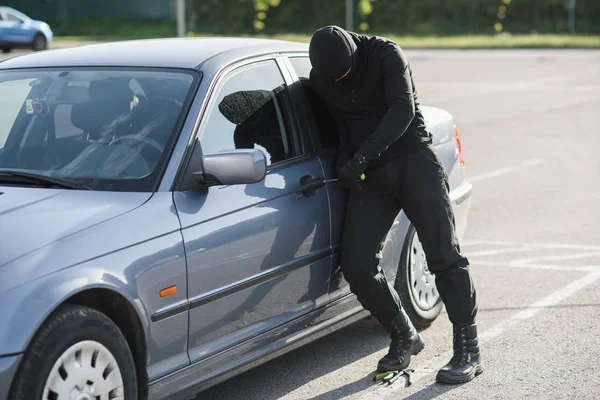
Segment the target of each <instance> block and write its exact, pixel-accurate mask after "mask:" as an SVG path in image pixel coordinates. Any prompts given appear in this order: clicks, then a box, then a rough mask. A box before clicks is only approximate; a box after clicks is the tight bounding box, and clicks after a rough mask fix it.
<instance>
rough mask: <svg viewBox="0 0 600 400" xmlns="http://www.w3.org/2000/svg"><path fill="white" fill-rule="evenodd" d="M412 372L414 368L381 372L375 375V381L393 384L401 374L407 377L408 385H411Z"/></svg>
mask: <svg viewBox="0 0 600 400" xmlns="http://www.w3.org/2000/svg"><path fill="white" fill-rule="evenodd" d="M411 372H414V370H412V369H407V370H402V371H386V372H383V373H381V374H377V375H375V376H374V377H373V381H375V382H382V383H387V384H388V385H391V384H392V383H394V382H395V381H396V380H397V379H398V378H400V377H401V376H404V377H406V386H407V387H408V386H410V384H411V382H410V375H411Z"/></svg>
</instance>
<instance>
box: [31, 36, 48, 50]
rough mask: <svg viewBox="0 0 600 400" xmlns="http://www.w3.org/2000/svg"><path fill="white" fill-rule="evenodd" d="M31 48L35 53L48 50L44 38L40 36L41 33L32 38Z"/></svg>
mask: <svg viewBox="0 0 600 400" xmlns="http://www.w3.org/2000/svg"><path fill="white" fill-rule="evenodd" d="M32 47H33V50H35V51H41V50H46V49H47V48H48V40H46V36H44V35H42V34H41V33H38V34H37V35H35V37H34V38H33V45H32Z"/></svg>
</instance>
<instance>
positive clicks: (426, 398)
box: [404, 383, 462, 400]
mask: <svg viewBox="0 0 600 400" xmlns="http://www.w3.org/2000/svg"><path fill="white" fill-rule="evenodd" d="M461 386H462V385H443V384H439V383H432V384H431V385H429V386H427V387H425V388H423V389H421V390H419V391H418V392H416V393H413V394H411V395H410V396H408V397H405V398H404V400H432V399H435V398H436V397H438V396H441V395H442V394H444V393H446V392H449V391H451V390H453V389H456V388H458V387H461Z"/></svg>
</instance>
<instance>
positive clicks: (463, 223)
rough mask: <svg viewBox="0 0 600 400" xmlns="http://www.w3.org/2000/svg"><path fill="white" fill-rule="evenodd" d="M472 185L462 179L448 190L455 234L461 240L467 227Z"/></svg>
mask: <svg viewBox="0 0 600 400" xmlns="http://www.w3.org/2000/svg"><path fill="white" fill-rule="evenodd" d="M472 190H473V185H471V183H469V182H468V181H463V182H462V183H461V184H460V185H458V186H457V187H455V188H454V189H452V190H451V191H450V201H451V202H452V208H453V210H454V221H455V224H456V235H457V236H458V240H459V241H462V240H463V237H464V234H465V230H466V229H467V215H468V214H469V208H470V207H471V192H472Z"/></svg>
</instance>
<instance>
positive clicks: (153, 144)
mask: <svg viewBox="0 0 600 400" xmlns="http://www.w3.org/2000/svg"><path fill="white" fill-rule="evenodd" d="M123 140H133V141H138V142H142V143H145V144H147V145H149V146H151V147H153V148H154V149H156V150H158V151H159V152H160V153H162V151H163V146H162V145H161V144H160V143H158V142H157V141H156V140H154V139H150V138H148V137H146V136H140V135H135V134H133V135H125V136H121V137H120V138H118V139H115V140H113V141H112V142H110V144H109V145H110V146H112V145H114V144H116V143H119V142H120V141H123Z"/></svg>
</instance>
